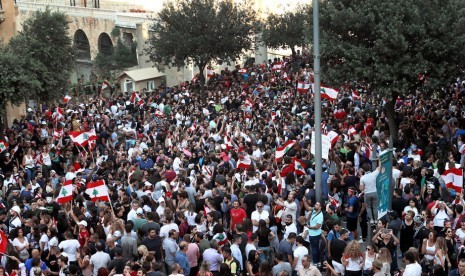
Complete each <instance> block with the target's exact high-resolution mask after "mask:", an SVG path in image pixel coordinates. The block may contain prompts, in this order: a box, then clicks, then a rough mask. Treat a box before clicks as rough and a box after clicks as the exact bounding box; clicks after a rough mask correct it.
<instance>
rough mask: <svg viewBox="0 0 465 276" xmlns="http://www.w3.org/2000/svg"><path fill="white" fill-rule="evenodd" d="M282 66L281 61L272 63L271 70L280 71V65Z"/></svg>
mask: <svg viewBox="0 0 465 276" xmlns="http://www.w3.org/2000/svg"><path fill="white" fill-rule="evenodd" d="M282 66H283V64H282V63H281V62H277V63H275V64H274V65H273V71H277V72H279V71H281V67H282Z"/></svg>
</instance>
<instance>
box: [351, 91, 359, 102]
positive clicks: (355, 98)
mask: <svg viewBox="0 0 465 276" xmlns="http://www.w3.org/2000/svg"><path fill="white" fill-rule="evenodd" d="M352 99H353V100H360V93H358V92H357V91H355V90H352Z"/></svg>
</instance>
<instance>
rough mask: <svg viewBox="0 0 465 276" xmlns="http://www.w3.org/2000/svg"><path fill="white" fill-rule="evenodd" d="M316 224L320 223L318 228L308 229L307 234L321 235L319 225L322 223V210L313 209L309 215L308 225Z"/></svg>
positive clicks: (312, 235) (311, 235)
mask: <svg viewBox="0 0 465 276" xmlns="http://www.w3.org/2000/svg"><path fill="white" fill-rule="evenodd" d="M317 224H319V225H320V228H319V229H310V228H309V229H308V235H309V236H310V237H315V236H319V235H321V232H322V231H321V226H322V225H323V212H321V211H318V212H315V209H313V211H312V214H311V215H310V221H309V222H308V226H310V227H312V226H316V225H317Z"/></svg>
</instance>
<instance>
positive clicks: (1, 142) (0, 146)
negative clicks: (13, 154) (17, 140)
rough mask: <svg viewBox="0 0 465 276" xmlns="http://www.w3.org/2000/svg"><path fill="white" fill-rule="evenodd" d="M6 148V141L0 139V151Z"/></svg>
mask: <svg viewBox="0 0 465 276" xmlns="http://www.w3.org/2000/svg"><path fill="white" fill-rule="evenodd" d="M6 149H8V143H7V142H6V141H4V140H0V153H2V152H3V151H4V150H6Z"/></svg>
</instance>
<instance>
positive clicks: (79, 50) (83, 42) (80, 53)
mask: <svg viewBox="0 0 465 276" xmlns="http://www.w3.org/2000/svg"><path fill="white" fill-rule="evenodd" d="M74 46H75V47H76V59H78V60H79V59H80V60H90V45H89V39H87V35H86V33H85V32H84V31H83V30H81V29H79V30H77V31H76V33H74Z"/></svg>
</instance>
